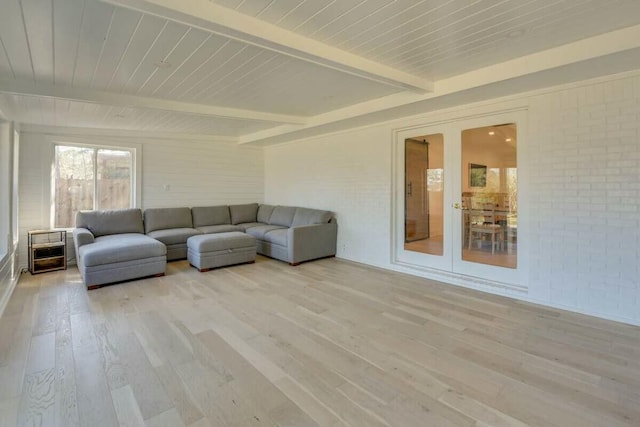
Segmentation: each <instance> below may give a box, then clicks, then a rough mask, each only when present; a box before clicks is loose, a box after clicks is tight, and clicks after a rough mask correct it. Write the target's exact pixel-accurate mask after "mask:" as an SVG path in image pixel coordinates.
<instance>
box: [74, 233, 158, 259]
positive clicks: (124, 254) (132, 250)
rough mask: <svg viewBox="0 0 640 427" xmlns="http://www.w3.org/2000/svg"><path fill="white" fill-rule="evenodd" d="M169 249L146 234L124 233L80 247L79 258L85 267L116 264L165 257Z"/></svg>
mask: <svg viewBox="0 0 640 427" xmlns="http://www.w3.org/2000/svg"><path fill="white" fill-rule="evenodd" d="M166 253H167V248H166V247H165V245H163V244H162V243H161V242H159V241H157V240H156V239H153V238H151V237H149V236H145V235H144V234H138V233H124V234H112V235H109V236H101V237H96V239H95V241H94V242H93V243H91V244H88V245H84V246H81V247H80V253H79V256H80V258H82V264H83V265H84V266H85V267H93V266H97V265H105V264H114V263H118V262H126V261H132V260H140V259H146V258H151V257H158V256H165V255H166Z"/></svg>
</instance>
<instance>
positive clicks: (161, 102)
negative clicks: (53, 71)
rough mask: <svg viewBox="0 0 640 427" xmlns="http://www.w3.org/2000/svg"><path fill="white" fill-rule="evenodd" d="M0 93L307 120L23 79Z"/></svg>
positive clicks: (5, 83)
mask: <svg viewBox="0 0 640 427" xmlns="http://www.w3.org/2000/svg"><path fill="white" fill-rule="evenodd" d="M0 93H6V94H12V95H23V96H38V97H45V98H57V99H64V100H67V101H80V102H90V103H94V104H102V105H111V106H115V107H128V108H148V109H153V110H161V111H170V112H175V113H186V114H195V115H200V116H211V117H223V118H227V119H236V120H251V121H263V122H273V123H290V124H304V123H306V121H307V119H306V118H305V117H301V116H293V115H288V114H274V113H267V112H263V111H253V110H243V109H239V108H227V107H218V106H214V105H205V104H194V103H190V102H182V101H172V100H168V99H160V98H150V97H144V96H138V95H125V94H119V93H111V92H103V91H97V90H93V89H86V88H74V87H69V86H58V85H52V84H47V83H34V82H30V81H25V80H0Z"/></svg>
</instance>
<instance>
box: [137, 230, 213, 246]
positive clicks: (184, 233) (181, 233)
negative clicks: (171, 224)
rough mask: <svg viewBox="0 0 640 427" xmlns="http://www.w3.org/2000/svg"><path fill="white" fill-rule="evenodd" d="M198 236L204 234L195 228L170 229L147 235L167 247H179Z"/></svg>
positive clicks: (155, 231)
mask: <svg viewBox="0 0 640 427" xmlns="http://www.w3.org/2000/svg"><path fill="white" fill-rule="evenodd" d="M198 234H202V232H201V231H199V230H196V229H195V228H168V229H166V230H154V231H151V232H150V233H147V236H149V237H153V238H154V239H156V240H159V241H161V242H162V243H164V244H165V245H179V244H181V243H186V242H187V239H188V238H189V237H191V236H197V235H198Z"/></svg>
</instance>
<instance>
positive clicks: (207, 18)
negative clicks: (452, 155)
mask: <svg viewBox="0 0 640 427" xmlns="http://www.w3.org/2000/svg"><path fill="white" fill-rule="evenodd" d="M103 1H105V2H106V3H110V4H112V5H115V6H122V7H126V8H129V9H133V10H137V11H140V12H144V13H148V14H152V15H156V16H159V17H162V18H165V19H170V20H173V21H176V22H180V23H182V24H185V25H189V26H192V27H196V28H200V29H203V30H205V31H209V32H212V33H215V34H218V35H221V36H224V37H227V38H231V39H234V40H238V41H241V42H244V43H248V44H251V45H254V46H258V47H261V48H263V49H268V50H271V51H274V52H278V53H281V54H284V55H287V56H290V57H294V58H297V59H300V60H303V61H307V62H311V63H313V64H316V65H321V66H324V67H328V68H331V69H334V70H338V71H342V72H345V73H349V74H352V75H355V76H358V77H362V78H366V79H369V80H373V81H376V82H379V83H384V84H387V85H391V86H394V87H400V88H402V89H405V90H410V91H413V92H418V93H424V92H430V91H432V90H433V83H432V82H431V81H429V80H428V79H425V78H422V77H419V76H416V75H413V74H409V73H406V72H404V71H401V70H398V69H396V68H392V67H389V66H387V65H384V64H381V63H379V62H375V61H371V60H369V59H366V58H364V57H362V56H359V55H355V54H352V53H349V52H346V51H344V50H342V49H338V48H336V47H333V46H330V45H328V44H325V43H322V42H319V41H317V40H314V39H311V38H308V37H305V36H302V35H300V34H297V33H294V32H292V31H289V30H285V29H283V28H281V27H278V26H276V25H273V24H270V23H268V22H265V21H262V20H260V19H257V18H253V17H251V16H248V15H245V14H242V13H239V12H236V11H234V10H232V9H229V8H226V7H223V6H219V5H217V4H215V3H213V2H211V1H209V0H188V1H185V0H103Z"/></svg>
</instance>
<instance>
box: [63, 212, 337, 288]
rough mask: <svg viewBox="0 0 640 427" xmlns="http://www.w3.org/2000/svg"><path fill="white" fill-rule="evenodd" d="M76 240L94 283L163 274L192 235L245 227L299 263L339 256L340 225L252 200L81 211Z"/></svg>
mask: <svg viewBox="0 0 640 427" xmlns="http://www.w3.org/2000/svg"><path fill="white" fill-rule="evenodd" d="M76 227H77V228H76V229H75V230H74V243H75V247H76V254H77V259H78V268H79V270H80V274H81V275H82V278H83V280H84V282H85V284H86V285H87V286H88V287H92V286H100V285H102V284H106V283H112V282H118V281H123V280H129V279H133V278H139V277H145V276H151V275H156V274H163V273H164V270H165V266H166V261H167V260H169V261H172V260H177V259H184V258H186V257H187V239H188V238H189V237H191V236H196V235H200V234H211V233H226V232H231V231H236V232H237V231H240V232H244V233H247V234H249V235H251V236H253V237H254V238H255V239H256V251H257V253H259V254H262V255H266V256H268V257H271V258H276V259H279V260H282V261H286V262H288V263H290V264H291V265H297V264H299V263H301V262H304V261H309V260H313V259H317V258H324V257H329V256H334V255H335V253H336V239H337V233H338V227H337V223H336V221H335V218H333V215H332V214H331V212H329V211H323V210H318V209H308V208H302V207H293V206H273V205H258V204H257V203H249V204H243V205H231V206H226V205H222V206H200V207H193V208H186V207H185V208H153V209H146V210H145V211H144V214H143V213H142V211H141V210H140V209H123V210H116V211H81V212H78V216H77V217H76Z"/></svg>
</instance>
